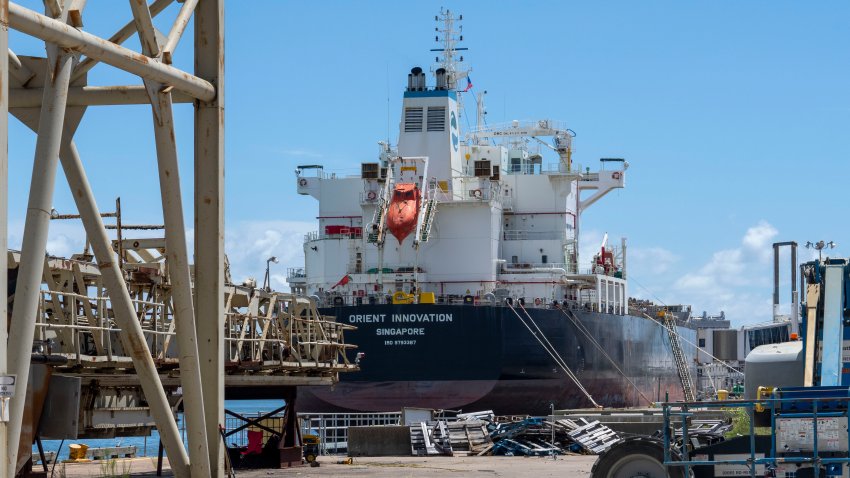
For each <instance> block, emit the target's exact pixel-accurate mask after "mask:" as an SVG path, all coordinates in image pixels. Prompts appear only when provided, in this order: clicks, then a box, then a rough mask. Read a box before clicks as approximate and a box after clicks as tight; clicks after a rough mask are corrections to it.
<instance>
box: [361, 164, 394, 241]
mask: <svg viewBox="0 0 850 478" xmlns="http://www.w3.org/2000/svg"><path fill="white" fill-rule="evenodd" d="M392 177H393V175H392V168H390V169H389V170H388V171H387V177H386V179H385V182H384V187H383V188H382V189H381V192H380V193H379V194H378V198H377V200H376V203H377V204H376V207H375V214H374V215H373V216H372V224H374V225H375V226H376V227H377V230H374V231H372V230H370V231H369V234H368V235H367V236H366V242H370V243H373V244H377V245H378V246H382V245H384V232H385V231H384V229H385V228H384V226H385V225H386V220H387V207H388V206H389V205H390V190H391V187H392V184H393V180H392Z"/></svg>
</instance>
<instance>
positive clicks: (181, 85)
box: [9, 3, 216, 101]
mask: <svg viewBox="0 0 850 478" xmlns="http://www.w3.org/2000/svg"><path fill="white" fill-rule="evenodd" d="M9 25H10V26H11V27H12V28H14V29H15V30H18V31H20V32H22V33H26V34H28V35H32V36H34V37H37V38H40V39H42V40H44V41H46V42H50V43H55V44H57V45H59V46H61V47H63V48H67V49H71V50H75V51H79V52H80V53H83V54H85V55H86V56H89V57H91V58H94V59H97V60H99V61H102V62H104V63H108V64H110V65H112V66H114V67H116V68H120V69H122V70H124V71H127V72H130V73H133V74H136V75H139V76H140V77H142V78H145V79H147V80H153V81H158V82H160V83H164V84H166V85H171V86H173V87H174V88H176V89H178V90H180V91H183V92H185V93H187V94H189V95H191V96H193V97H195V98H197V99H199V100H203V101H211V100H213V99H214V98H215V96H216V89H215V87H214V86H213V85H212V84H211V83H210V82H209V81H206V80H203V79H201V78H198V77H197V76H193V75H190V74H189V73H186V72H184V71H181V70H178V69H177V68H174V67H172V66H169V65H165V64H162V63H159V62H156V61H152V60H151V59H150V58H148V57H147V56H145V55H142V54H140V53H136V52H134V51H132V50H129V49H127V48H124V47H122V46H119V45H116V44H114V43H111V42H109V41H107V40H104V39H102V38H100V37H97V36H95V35H92V34H90V33H86V32H84V31H80V30H77V29H75V28H74V27H72V26H70V25H67V24H65V23H63V22H60V21H58V20H54V19H52V18H50V17H47V16H44V15H40V14H38V13H36V12H34V11H32V10H29V9H26V8H24V7H21V6H20V5H17V4H15V3H9Z"/></svg>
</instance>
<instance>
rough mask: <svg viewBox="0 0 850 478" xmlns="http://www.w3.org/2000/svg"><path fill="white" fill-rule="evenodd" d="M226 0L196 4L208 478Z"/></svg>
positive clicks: (215, 402) (215, 369)
mask: <svg viewBox="0 0 850 478" xmlns="http://www.w3.org/2000/svg"><path fill="white" fill-rule="evenodd" d="M223 58H224V0H204V1H203V2H200V3H199V4H198V6H197V7H196V8H195V74H196V75H198V76H199V77H201V78H203V79H205V80H207V81H209V82H210V83H212V84H214V85H216V88H217V89H218V92H219V94H218V96H217V97H216V98H215V100H213V101H199V102H197V103H196V106H195V316H196V317H197V327H198V354H199V355H200V358H201V374H202V377H203V378H202V381H203V387H204V410H205V413H206V415H207V419H206V425H207V440H208V441H209V448H210V470H211V472H212V476H223V475H224V447H223V443H222V440H221V437H220V436H219V431H218V426H219V424H224V304H223V301H222V297H224V61H222V59H223Z"/></svg>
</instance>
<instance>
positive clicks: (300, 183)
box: [298, 178, 307, 186]
mask: <svg viewBox="0 0 850 478" xmlns="http://www.w3.org/2000/svg"><path fill="white" fill-rule="evenodd" d="M298 185H299V186H306V185H307V178H301V179H299V180H298Z"/></svg>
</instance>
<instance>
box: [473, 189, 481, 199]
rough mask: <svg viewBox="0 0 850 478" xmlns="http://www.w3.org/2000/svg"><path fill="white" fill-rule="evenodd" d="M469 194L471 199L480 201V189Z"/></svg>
mask: <svg viewBox="0 0 850 478" xmlns="http://www.w3.org/2000/svg"><path fill="white" fill-rule="evenodd" d="M471 192H472V197H474V198H475V199H481V190H480V189H473V190H472V191H471Z"/></svg>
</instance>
